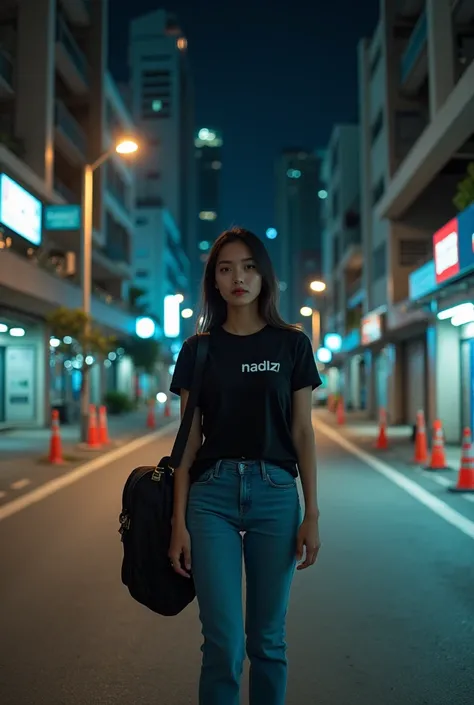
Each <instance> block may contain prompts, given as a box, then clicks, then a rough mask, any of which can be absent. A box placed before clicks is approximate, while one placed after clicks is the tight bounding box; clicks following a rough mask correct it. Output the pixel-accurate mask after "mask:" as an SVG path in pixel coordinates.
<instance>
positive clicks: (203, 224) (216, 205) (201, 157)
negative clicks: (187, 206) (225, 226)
mask: <svg viewBox="0 0 474 705" xmlns="http://www.w3.org/2000/svg"><path fill="white" fill-rule="evenodd" d="M222 144H223V142H222V135H221V134H220V132H219V131H217V130H214V129H209V128H207V127H203V128H201V129H200V130H198V132H197V134H196V138H195V147H196V171H197V194H198V196H197V205H198V224H197V243H198V252H196V253H195V256H194V257H193V258H192V260H193V262H194V261H196V262H197V263H198V266H195V267H194V268H193V282H194V286H195V290H196V291H198V289H199V284H200V281H201V277H202V271H203V264H204V263H205V262H206V260H207V253H208V251H209V250H210V248H211V247H212V244H213V242H214V241H215V239H216V238H217V236H218V234H219V232H220V229H221V223H220V222H219V213H220V201H219V199H220V181H221V169H222Z"/></svg>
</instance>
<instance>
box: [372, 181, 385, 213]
mask: <svg viewBox="0 0 474 705" xmlns="http://www.w3.org/2000/svg"><path fill="white" fill-rule="evenodd" d="M384 193H385V178H384V177H383V176H382V177H381V178H380V179H379V181H378V183H377V184H376V185H375V186H374V188H373V189H372V205H373V206H375V205H376V204H377V203H378V202H379V201H380V199H381V198H382V196H383V195H384Z"/></svg>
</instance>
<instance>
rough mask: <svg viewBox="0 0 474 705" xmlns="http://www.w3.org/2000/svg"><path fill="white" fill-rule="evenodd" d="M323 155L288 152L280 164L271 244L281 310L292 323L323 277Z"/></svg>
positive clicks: (270, 248) (283, 155)
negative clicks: (315, 281)
mask: <svg viewBox="0 0 474 705" xmlns="http://www.w3.org/2000/svg"><path fill="white" fill-rule="evenodd" d="M323 157H324V154H323V153H320V152H317V153H312V152H309V151H306V150H303V149H287V150H285V151H284V152H282V154H280V156H279V157H278V159H277V163H276V223H275V229H276V231H277V236H276V237H275V238H274V239H273V240H270V241H269V251H270V254H271V256H272V258H273V259H274V262H275V266H276V270H277V275H278V277H279V280H280V292H281V301H280V308H281V311H282V313H283V315H284V316H285V317H286V318H287V319H288V320H290V321H293V322H295V321H297V320H300V314H299V311H300V309H301V307H302V306H305V305H306V304H307V302H308V298H309V295H310V294H309V284H310V283H311V281H312V280H313V279H316V278H321V276H322V258H321V234H322V224H321V213H320V211H321V200H322V189H323V184H322V181H321V162H322V159H323Z"/></svg>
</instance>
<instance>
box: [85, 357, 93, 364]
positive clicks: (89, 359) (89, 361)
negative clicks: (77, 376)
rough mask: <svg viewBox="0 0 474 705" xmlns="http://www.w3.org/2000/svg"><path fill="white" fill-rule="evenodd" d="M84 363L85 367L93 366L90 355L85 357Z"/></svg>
mask: <svg viewBox="0 0 474 705" xmlns="http://www.w3.org/2000/svg"><path fill="white" fill-rule="evenodd" d="M85 362H86V365H93V364H94V358H93V357H92V355H88V356H87V357H86V360H85Z"/></svg>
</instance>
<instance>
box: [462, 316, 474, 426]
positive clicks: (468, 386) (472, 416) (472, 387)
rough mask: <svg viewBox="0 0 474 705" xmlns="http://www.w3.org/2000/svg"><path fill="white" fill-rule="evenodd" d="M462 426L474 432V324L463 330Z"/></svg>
mask: <svg viewBox="0 0 474 705" xmlns="http://www.w3.org/2000/svg"><path fill="white" fill-rule="evenodd" d="M461 427H462V428H470V429H471V433H473V432H474V324H468V325H466V326H464V330H462V331H461Z"/></svg>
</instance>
